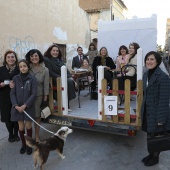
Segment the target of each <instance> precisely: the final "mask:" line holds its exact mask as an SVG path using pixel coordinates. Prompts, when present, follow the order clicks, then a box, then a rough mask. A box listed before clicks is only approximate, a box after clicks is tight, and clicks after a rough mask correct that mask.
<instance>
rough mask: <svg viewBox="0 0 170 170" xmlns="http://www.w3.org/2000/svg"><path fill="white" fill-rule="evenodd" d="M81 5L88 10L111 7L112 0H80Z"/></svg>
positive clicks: (93, 10)
mask: <svg viewBox="0 0 170 170" xmlns="http://www.w3.org/2000/svg"><path fill="white" fill-rule="evenodd" d="M79 6H80V7H81V8H82V9H83V10H85V11H87V12H95V11H99V10H101V9H110V0H79Z"/></svg>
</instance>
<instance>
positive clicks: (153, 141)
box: [147, 132, 170, 153]
mask: <svg viewBox="0 0 170 170" xmlns="http://www.w3.org/2000/svg"><path fill="white" fill-rule="evenodd" d="M147 146H148V152H149V153H154V152H161V151H167V150H170V134H169V133H167V132H165V133H163V134H162V135H158V136H148V137H147Z"/></svg>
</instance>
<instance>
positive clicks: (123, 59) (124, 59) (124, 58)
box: [116, 45, 129, 71]
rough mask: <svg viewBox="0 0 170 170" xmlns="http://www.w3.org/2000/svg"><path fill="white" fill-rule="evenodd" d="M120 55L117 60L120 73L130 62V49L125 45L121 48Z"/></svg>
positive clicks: (117, 68)
mask: <svg viewBox="0 0 170 170" xmlns="http://www.w3.org/2000/svg"><path fill="white" fill-rule="evenodd" d="M118 55H119V56H118V57H117V59H116V70H119V71H120V70H121V68H122V67H123V66H124V65H126V64H127V63H128V61H129V55H128V48H127V47H126V46H125V45H122V46H120V48H119V53H118Z"/></svg>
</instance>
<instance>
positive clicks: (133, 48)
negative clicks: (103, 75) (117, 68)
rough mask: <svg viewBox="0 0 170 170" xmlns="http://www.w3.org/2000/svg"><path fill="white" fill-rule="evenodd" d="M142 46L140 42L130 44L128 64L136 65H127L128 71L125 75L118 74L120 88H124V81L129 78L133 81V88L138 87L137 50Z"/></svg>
mask: <svg viewBox="0 0 170 170" xmlns="http://www.w3.org/2000/svg"><path fill="white" fill-rule="evenodd" d="M139 48H140V46H139V44H137V43H135V42H133V43H130V44H129V55H128V56H129V57H128V58H129V60H128V62H127V65H134V66H127V67H126V73H125V74H124V75H122V74H120V75H118V81H119V90H124V81H125V80H126V79H129V80H130V81H131V90H132V91H133V90H135V89H136V82H137V73H136V65H137V50H138V49H139Z"/></svg>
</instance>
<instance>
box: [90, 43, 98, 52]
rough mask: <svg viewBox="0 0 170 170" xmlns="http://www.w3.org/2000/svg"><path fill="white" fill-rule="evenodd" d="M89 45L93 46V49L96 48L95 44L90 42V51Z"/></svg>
mask: <svg viewBox="0 0 170 170" xmlns="http://www.w3.org/2000/svg"><path fill="white" fill-rule="evenodd" d="M90 46H94V50H96V49H97V48H96V46H95V45H94V43H90V45H89V51H91V49H90Z"/></svg>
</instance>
